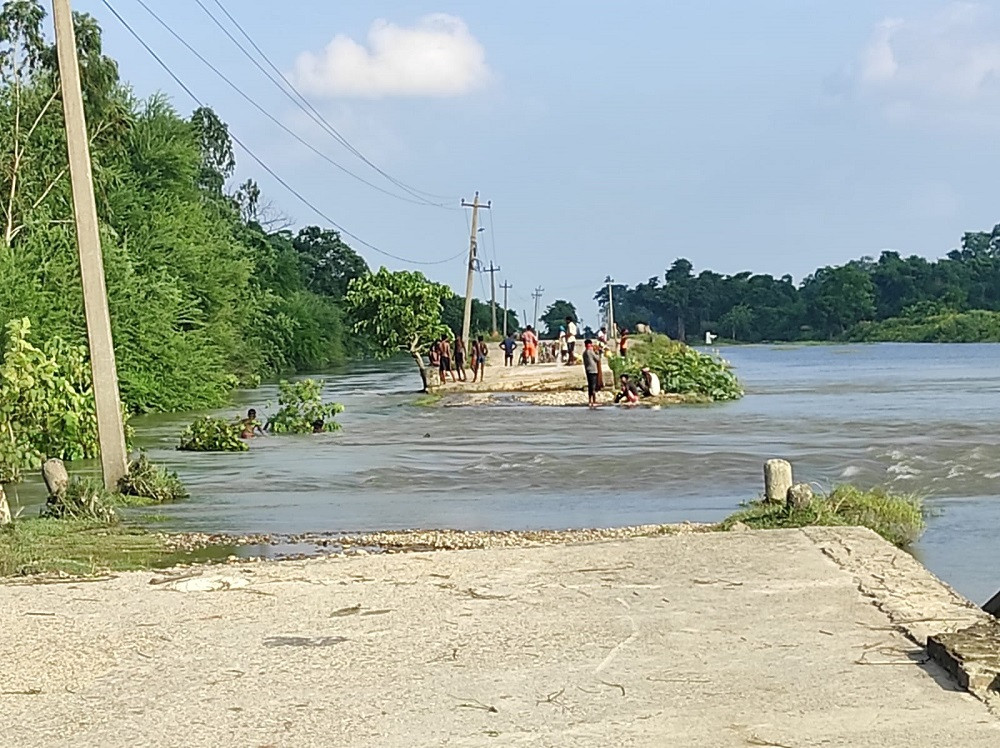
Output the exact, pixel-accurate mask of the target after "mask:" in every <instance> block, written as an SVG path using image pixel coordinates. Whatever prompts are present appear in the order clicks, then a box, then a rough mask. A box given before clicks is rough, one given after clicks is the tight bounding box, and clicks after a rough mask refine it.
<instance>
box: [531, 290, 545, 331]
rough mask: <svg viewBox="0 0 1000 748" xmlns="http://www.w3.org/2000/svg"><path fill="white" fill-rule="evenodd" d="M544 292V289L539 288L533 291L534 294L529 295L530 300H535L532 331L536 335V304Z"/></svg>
mask: <svg viewBox="0 0 1000 748" xmlns="http://www.w3.org/2000/svg"><path fill="white" fill-rule="evenodd" d="M544 292H545V289H544V288H542V287H541V286H539V287H538V288H536V289H535V292H534V293H533V294H531V298H533V299H534V300H535V324H534V325H532V329H533V330H534V331H535V333H536V334H537V333H538V302H539V300H540V299H541V298H542V294H543V293H544Z"/></svg>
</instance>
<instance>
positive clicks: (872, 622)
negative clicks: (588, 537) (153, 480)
mask: <svg viewBox="0 0 1000 748" xmlns="http://www.w3.org/2000/svg"><path fill="white" fill-rule="evenodd" d="M983 615H984V614H983V613H982V612H981V611H979V612H977V610H976V609H974V608H973V607H971V606H970V605H969V604H967V603H966V602H964V601H963V600H962V599H961V598H959V597H958V596H957V595H955V594H954V593H952V592H951V591H950V590H949V589H948V588H947V587H945V586H944V585H942V584H941V583H940V582H938V581H937V580H936V579H934V577H932V576H931V575H930V574H929V573H928V572H927V571H926V570H924V569H923V567H921V566H919V564H917V563H916V562H915V561H914V560H913V559H912V558H911V557H909V556H908V555H906V554H904V553H901V552H899V551H897V550H895V549H893V548H892V547H891V546H889V545H888V544H886V543H885V542H883V541H881V540H880V539H878V538H877V537H876V536H875V535H874V534H873V533H870V532H868V531H865V530H855V529H835V530H834V529H826V530H819V529H809V530H788V531H771V532H744V533H687V534H678V535H665V536H661V537H652V538H638V539H632V540H621V541H610V542H601V543H588V544H578V545H566V546H545V547H535V548H511V549H496V550H470V551H449V552H433V553H413V554H403V555H380V556H362V557H351V558H335V559H323V560H313V561H306V562H283V563H257V564H237V565H233V566H226V567H209V568H202V569H197V570H194V571H185V572H174V573H172V574H163V573H161V574H152V573H130V574H122V575H120V576H118V577H116V578H114V579H110V580H107V581H97V582H76V583H66V584H45V585H16V584H5V585H0V631H2V632H4V642H5V644H6V646H5V647H4V664H3V667H2V668H0V734H2V735H3V743H4V745H10V746H17V747H18V748H36V747H37V748H43V747H44V748H57V747H59V746H67V747H68V746H74V747H75V746H98V745H99V746H105V747H107V748H116V747H117V746H122V747H125V746H128V747H131V746H136V745H143V746H178V745H184V746H223V745H225V746H230V745H232V746H236V745H239V746H290V747H291V746H294V747H295V748H302V747H303V746H355V745H357V746H384V747H387V748H396V747H399V748H403V747H406V748H410V746H440V745H462V746H480V745H482V746H499V745H502V746H518V745H532V746H574V747H577V746H595V747H596V746H600V747H601V748H605V747H606V746H664V745H677V746H705V747H706V748H709V747H710V748H730V747H732V748H736V747H738V748H746V746H748V745H785V746H796V747H798V746H817V745H831V746H855V747H861V746H911V747H913V748H922V747H923V746H927V747H930V746H934V747H935V748H937V747H938V746H954V745H961V746H966V747H970V748H971V747H973V746H984V747H985V746H993V745H996V743H997V741H998V740H1000V722H998V721H997V720H996V719H995V718H994V717H993V716H992V715H991V714H990V712H989V711H988V709H987V708H986V706H984V705H983V704H982V703H981V702H979V701H977V700H975V699H974V698H973V697H971V696H969V695H968V694H966V693H963V692H959V691H956V690H955V685H954V684H953V683H952V681H950V680H949V679H948V678H947V677H946V676H945V675H944V673H943V671H941V670H940V669H938V668H937V667H936V666H935V665H933V664H930V663H926V662H925V661H924V650H923V648H922V647H921V646H920V645H918V644H916V643H915V642H914V641H913V639H912V638H911V637H914V638H916V639H917V640H920V639H921V638H922V637H923V636H924V635H926V633H927V632H929V631H932V630H934V631H936V630H941V629H944V628H960V627H962V626H964V625H968V624H969V623H970V622H972V621H976V620H980V619H981V618H982V617H983ZM908 622H909V623H908Z"/></svg>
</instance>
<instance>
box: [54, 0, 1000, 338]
mask: <svg viewBox="0 0 1000 748" xmlns="http://www.w3.org/2000/svg"><path fill="white" fill-rule="evenodd" d="M108 1H109V2H110V3H111V5H112V6H113V7H114V8H115V9H116V10H117V11H118V12H119V13H120V14H121V16H122V17H123V18H124V19H125V20H126V21H128V22H129V23H130V24H131V25H132V26H133V27H134V28H135V30H136V31H137V32H138V34H139V35H140V36H141V37H142V38H143V39H144V40H145V41H146V42H147V43H148V44H149V45H150V46H151V47H152V48H153V49H154V50H155V51H156V52H157V54H159V55H160V56H161V57H162V58H163V60H164V61H165V62H166V63H167V65H168V66H169V67H170V68H171V69H172V70H173V71H174V73H175V74H176V75H177V76H178V77H179V78H180V79H181V80H182V81H183V82H184V83H185V84H186V85H187V86H188V87H189V88H190V89H191V90H192V92H193V93H194V94H195V95H196V96H197V97H198V98H199V99H200V100H201V101H203V102H204V103H206V104H208V105H210V106H212V107H213V108H214V109H215V110H216V111H217V112H218V114H219V115H220V116H221V117H222V119H223V120H225V121H226V122H228V123H229V126H230V129H231V131H232V133H233V134H234V135H235V136H236V137H237V138H239V139H240V140H241V141H243V142H244V143H245V144H246V145H247V146H248V147H249V148H250V150H252V151H253V152H254V153H255V154H256V155H257V156H258V157H259V158H260V160H261V161H262V162H263V163H265V164H266V165H267V166H268V167H269V168H270V169H271V170H273V171H274V173H276V174H277V175H279V176H280V177H281V178H282V179H283V180H284V181H285V182H286V183H287V184H288V185H289V186H291V187H292V188H293V189H294V190H296V191H297V192H299V193H300V194H301V195H302V196H303V197H304V198H305V199H306V200H308V201H309V202H310V203H312V204H313V205H315V206H316V207H317V208H319V209H320V210H321V211H322V212H323V213H325V214H326V215H327V216H329V217H330V218H332V219H333V220H335V221H336V222H337V223H338V224H340V225H341V226H343V227H344V228H345V229H347V230H348V231H350V232H352V233H353V234H355V235H357V236H358V237H360V238H361V239H363V240H364V241H365V242H368V243H369V244H371V245H374V246H376V247H378V248H379V249H382V250H384V251H386V252H389V253H391V254H394V255H397V256H399V257H405V258H407V259H411V260H420V261H423V262H437V261H440V260H445V259H446V258H453V259H451V260H449V261H448V262H443V263H440V262H438V263H437V264H431V265H417V264H408V263H404V262H401V261H399V260H397V259H393V258H390V257H386V256H383V255H380V254H379V253H377V252H376V251H374V250H372V249H370V248H368V247H365V246H363V245H360V244H358V243H357V242H355V241H353V240H351V239H350V238H347V240H348V242H349V243H350V244H352V246H354V247H355V249H357V250H358V251H359V253H360V254H361V255H362V256H364V257H365V259H366V260H367V261H368V263H369V264H370V265H371V266H372V267H373V268H375V267H378V266H379V265H383V264H384V265H385V266H386V267H389V268H391V269H403V268H406V269H419V270H422V271H423V272H424V273H426V274H427V275H428V276H429V277H431V278H433V279H435V280H439V281H442V282H445V283H448V284H450V285H451V286H452V287H454V288H455V289H456V290H457V291H459V292H464V287H465V267H466V259H465V257H464V256H463V250H466V249H467V248H468V241H469V224H468V221H469V213H470V211H469V210H468V209H461V208H460V207H459V206H460V201H461V200H463V199H465V200H472V198H473V194H474V193H475V192H476V191H477V190H478V191H479V192H480V196H481V199H482V200H483V201H486V200H489V201H491V205H492V208H491V210H489V211H483V213H482V221H483V225H484V227H485V230H484V231H482V232H480V233H479V237H480V243H479V248H480V251H479V256H480V259H481V260H482V261H483V262H484V263H486V264H487V265H488V264H489V263H490V262H491V261H492V262H493V263H495V264H496V265H499V266H500V269H501V270H500V272H499V273H497V274H496V281H497V283H498V284H499V283H501V282H502V281H506V282H508V283H511V284H513V288H512V289H511V290H510V306H511V307H512V308H514V309H516V310H518V311H519V312H521V310H525V311H526V313H527V317H528V319H529V321H530V319H531V317H532V316H533V299H532V296H531V294H532V292H533V291H534V289H536V288H538V287H540V288H542V289H544V290H543V292H542V295H541V307H542V309H544V308H545V307H546V306H547V305H548V304H550V303H552V301H554V300H555V299H557V298H562V299H568V300H570V301H572V302H574V303H575V304H576V305H577V308H578V310H579V313H580V315H581V317H582V319H583V321H584V322H586V323H591V324H594V325H595V326H596V323H597V322H598V319H597V308H596V305H595V303H594V302H593V300H592V297H593V294H594V292H595V290H597V289H598V288H599V287H600V286H601V284H602V282H603V279H604V278H605V277H606V276H607V275H611V276H613V277H614V279H615V281H616V282H619V283H628V284H630V285H633V284H635V283H638V282H642V281H645V280H647V279H648V278H650V277H651V276H656V275H659V276H661V277H662V274H663V272H664V270H665V269H666V268H667V267H669V266H670V264H671V263H672V262H673V261H674V260H675V259H677V258H678V257H685V258H687V259H689V260H690V261H691V262H692V263H693V264H694V266H695V272H698V271H700V270H702V269H711V270H714V271H716V272H721V273H736V272H740V271H744V270H749V271H753V272H756V273H770V274H772V275H775V276H781V275H784V274H786V273H787V274H790V275H792V276H793V277H794V278H795V279H796V281H799V280H801V279H802V278H803V277H804V276H805V275H807V274H808V273H810V272H812V271H813V270H815V269H816V268H817V267H822V266H824V265H829V264H840V263H843V262H845V261H847V260H850V259H853V258H857V257H860V256H863V255H870V256H875V257H877V256H878V254H879V253H880V252H881V251H882V250H883V249H895V250H898V251H900V252H902V253H904V254H919V255H923V256H926V257H939V256H942V255H944V254H945V253H947V252H948V251H949V250H950V249H952V248H954V247H955V246H957V244H958V242H959V240H960V238H961V235H962V233H963V232H964V231H972V230H985V229H990V228H991V227H992V226H993V225H994V224H995V223H998V222H1000V204H998V201H997V199H996V192H997V187H996V177H995V175H996V174H997V173H998V171H1000V168H998V167H1000V138H997V136H996V132H997V130H998V128H1000V0H998V2H941V1H940V0H935V1H925V0H906V1H905V2H900V1H889V0H841V2H836V3H834V2H829V0H758V1H757V2H753V3H748V2H746V1H745V0H674V1H673V2H663V1H662V0H660V1H657V2H654V1H652V0H647V1H642V2H640V1H639V0H620V1H619V2H615V3H607V2H593V1H591V2H581V1H580V0H574V1H573V2H568V0H544V2H542V1H540V0H532V1H531V2H528V1H527V0H505V1H504V2H502V3H500V2H496V3H468V2H453V1H450V0H427V1H423V0H368V1H366V2H363V3H362V2H353V3H345V2H330V1H329V0H287V1H286V2H283V3H275V2H273V0H268V1H265V0H218V2H219V3H221V4H222V5H223V6H224V7H225V8H226V9H227V10H228V11H229V12H230V13H231V14H232V15H233V17H234V18H235V19H236V20H237V21H239V22H240V24H241V25H242V26H243V27H244V29H245V30H246V31H247V33H248V34H249V36H250V37H251V38H253V40H254V41H255V42H256V43H257V45H258V46H259V47H260V48H261V49H262V50H263V51H264V52H265V53H266V54H267V55H268V57H269V58H270V59H271V60H272V61H273V62H274V64H275V65H276V66H277V67H278V68H279V69H280V70H281V71H282V73H283V74H284V75H286V76H287V77H288V79H289V80H291V81H292V82H293V83H294V84H295V86H296V88H297V89H298V90H299V91H300V92H301V93H302V94H303V95H304V96H305V98H306V99H307V100H308V101H309V102H310V103H311V104H312V106H314V107H315V109H316V110H317V111H318V112H320V113H321V114H322V116H323V119H325V120H326V122H328V123H329V124H330V125H332V126H333V128H334V129H335V130H336V131H337V132H339V133H340V134H341V135H343V136H344V138H345V139H346V140H347V141H349V143H350V144H351V145H352V146H353V148H354V149H356V150H357V151H359V152H360V153H362V154H363V155H364V157H365V158H366V159H368V160H369V161H370V162H372V163H373V164H375V165H376V166H377V167H378V168H379V169H381V170H382V171H384V172H385V173H387V174H389V175H390V176H391V177H393V178H394V179H395V180H397V181H399V182H402V183H404V184H405V185H407V186H408V187H411V188H415V190H417V194H418V195H421V196H423V195H425V194H428V193H429V194H433V195H435V196H438V197H433V198H426V197H421V199H420V200H416V202H414V200H415V198H414V197H413V194H412V193H408V192H405V191H403V190H402V189H401V188H400V187H398V186H397V185H396V184H394V183H393V182H390V181H388V180H387V179H385V178H384V177H383V176H382V175H381V174H379V173H378V172H377V171H375V170H374V169H372V168H371V167H370V166H369V165H367V164H366V163H364V162H363V161H361V160H359V159H358V158H357V157H356V156H355V155H354V154H352V153H351V152H349V151H348V150H347V149H346V148H345V147H344V146H343V145H342V144H340V143H338V142H336V141H335V140H334V139H333V138H332V137H331V136H330V134H329V133H328V132H325V131H324V129H323V128H322V127H320V126H319V125H318V124H316V123H315V122H314V121H311V120H310V118H309V117H308V116H307V115H306V113H305V112H304V111H303V110H302V109H299V108H297V107H296V106H295V105H294V104H293V102H292V101H291V100H290V99H289V98H287V97H286V96H284V95H283V94H282V93H281V92H280V91H279V90H278V88H277V87H275V86H274V85H273V84H272V83H271V82H270V81H268V80H267V78H265V77H264V75H263V74H262V73H261V72H260V71H258V70H257V69H256V68H254V67H253V66H252V65H251V64H250V62H249V61H248V60H247V58H246V57H244V56H243V54H242V53H241V52H240V51H239V49H238V48H237V47H236V46H235V45H234V44H233V43H232V42H231V41H230V40H229V39H228V38H226V36H225V35H224V34H223V32H222V31H221V30H220V29H219V27H218V26H216V25H215V24H214V22H213V21H212V20H211V19H210V17H209V16H208V15H207V14H206V13H205V11H204V10H203V9H202V8H200V7H199V4H198V0H169V2H165V1H164V0H144V1H145V2H146V4H147V5H149V7H151V8H152V9H153V10H154V11H155V12H156V13H157V14H158V15H160V16H161V18H162V19H163V20H164V21H165V22H166V23H167V24H168V25H169V26H170V27H171V28H172V29H173V30H174V31H175V32H177V33H178V34H179V35H180V36H181V37H182V38H183V39H184V41H186V42H187V43H188V44H190V45H191V46H192V47H194V48H195V49H197V50H198V51H199V52H200V53H201V54H202V55H203V56H204V57H205V58H207V59H208V60H209V61H210V62H211V63H213V64H214V65H215V66H217V67H218V68H220V69H221V70H222V71H223V72H224V73H225V74H226V75H227V76H229V77H230V78H231V79H232V81H233V82H234V83H235V84H236V85H237V86H238V87H239V88H240V89H241V90H242V91H243V92H244V93H245V94H246V95H247V96H248V98H249V99H250V100H251V101H253V102H256V104H258V105H259V106H260V107H262V108H263V109H264V110H265V111H267V112H268V113H269V114H270V115H271V116H272V117H274V118H275V119H276V120H277V121H278V122H279V123H281V124H282V125H284V126H285V127H287V128H288V129H290V130H292V131H293V132H295V133H296V134H297V135H298V136H299V137H300V138H302V139H303V140H305V141H306V142H307V143H309V144H310V145H311V146H312V147H313V148H314V149H316V150H318V151H319V152H320V153H321V154H323V156H325V157H326V158H327V159H330V160H332V161H334V162H336V163H338V164H340V165H341V166H343V167H344V168H346V169H348V170H350V171H351V172H353V173H354V174H355V175H357V176H359V177H362V178H363V179H364V180H367V181H368V182H371V183H372V184H374V185H376V186H377V187H378V188H380V189H381V190H384V191H379V190H377V189H375V188H373V187H372V186H369V185H367V184H365V183H363V182H362V181H359V180H357V179H355V178H353V177H351V176H349V175H347V174H345V173H344V172H343V171H340V170H338V169H337V168H336V167H334V166H333V165H331V164H330V163H329V162H328V161H326V160H324V158H321V157H320V156H319V155H317V153H316V152H315V151H311V150H310V149H308V148H307V147H305V146H303V145H302V144H301V143H299V142H296V141H295V140H294V139H293V138H292V137H291V136H290V135H289V134H288V133H286V132H285V131H283V130H282V129H281V128H280V127H279V126H278V125H277V124H275V123H274V122H272V121H270V120H269V119H268V118H267V117H265V116H264V115H263V114H262V113H261V112H260V111H258V110H257V109H255V108H254V107H253V106H252V105H251V104H250V103H248V101H247V100H246V99H245V98H243V97H241V95H240V94H239V93H237V92H235V91H234V90H233V89H232V88H230V87H228V86H227V84H226V83H224V82H223V81H222V80H221V79H220V78H218V77H216V75H215V74H214V73H213V72H211V71H210V70H209V69H208V68H207V67H206V66H205V65H204V64H203V63H201V62H200V61H199V60H198V59H197V58H196V57H194V56H193V55H192V54H191V52H190V51H188V50H187V49H185V47H184V46H182V44H181V43H180V42H178V41H177V40H176V39H175V38H173V37H172V36H171V35H170V34H169V33H168V32H167V31H165V30H164V28H163V27H162V26H160V25H159V24H158V23H157V22H156V21H155V20H153V18H152V17H151V16H150V15H149V14H148V13H147V11H146V10H144V9H143V7H142V4H141V2H140V0H108ZM201 2H202V3H203V4H204V5H205V7H207V8H208V9H209V10H211V11H213V12H214V13H215V14H216V16H218V17H219V18H220V20H222V21H223V22H224V23H226V24H227V25H228V21H226V19H225V17H224V16H222V13H221V11H220V9H219V4H217V0H201ZM73 7H74V9H75V10H79V11H85V12H88V13H90V14H92V15H93V16H95V17H96V18H97V19H98V20H99V22H100V24H101V26H102V28H103V29H104V39H105V51H106V53H107V54H109V55H111V56H112V57H114V58H116V59H117V60H118V61H119V66H120V72H121V76H122V78H123V79H124V80H126V81H128V82H129V83H130V84H131V85H132V86H133V87H134V90H135V92H136V94H137V95H140V96H147V95H150V94H152V93H154V92H163V93H165V94H167V95H168V96H169V97H170V98H171V100H172V101H173V103H174V106H175V107H176V109H177V110H178V111H179V112H181V113H183V114H188V113H190V111H191V110H193V109H194V108H195V106H197V105H196V104H195V103H194V102H193V101H192V100H191V99H190V98H189V96H188V95H187V94H186V93H184V91H183V90H182V89H181V88H180V87H179V86H178V85H177V84H176V83H175V82H174V81H173V80H172V79H171V78H170V76H169V75H168V74H167V73H166V72H165V71H164V70H163V69H162V68H161V67H159V65H158V64H157V63H156V62H155V61H154V60H153V59H152V58H151V57H150V56H149V54H148V53H147V52H146V51H145V50H144V49H143V48H142V47H141V46H140V45H139V44H138V42H136V41H135V40H134V39H133V38H132V37H131V36H130V35H129V34H128V32H127V31H126V30H125V29H124V28H123V26H122V25H121V23H120V22H119V21H118V20H117V19H116V18H115V17H114V16H113V15H112V14H111V12H110V11H109V10H108V8H107V7H106V6H105V4H104V3H103V1H102V0H73ZM233 33H234V35H237V34H238V32H236V31H235V29H233ZM237 38H239V37H238V36H237ZM237 159H238V167H237V173H236V175H235V176H234V178H233V185H234V186H235V185H236V184H238V183H239V182H241V181H243V180H244V179H247V178H252V179H254V180H256V181H257V182H258V184H259V185H260V187H261V189H262V191H263V192H264V195H265V199H266V200H268V201H270V202H271V203H273V204H274V205H275V206H276V208H278V209H280V210H281V212H283V213H284V214H285V215H287V216H288V217H289V218H290V219H291V220H292V221H293V225H294V226H302V225H310V224H317V225H327V222H326V221H325V220H324V219H323V218H321V217H319V216H318V215H316V214H315V213H314V212H313V210H312V209H311V208H310V207H307V206H306V205H305V204H303V203H302V202H300V201H299V199H298V198H296V197H295V196H293V195H292V194H291V193H290V192H289V191H288V190H287V189H286V188H285V186H283V185H282V184H280V183H279V182H278V181H277V180H275V179H274V178H273V177H271V176H270V175H269V174H267V173H266V171H265V170H264V169H263V168H262V167H261V166H260V165H259V164H258V163H257V162H255V161H254V160H253V159H252V158H251V157H250V156H249V155H247V153H246V152H244V151H243V150H242V149H240V148H237ZM385 192H389V193H392V194H385ZM398 196H401V197H402V198H405V199H399V197H398ZM407 200H409V202H408V201H407ZM427 203H435V204H433V205H429V204H427ZM442 206H443V207H442ZM475 291H476V295H477V296H480V297H487V298H488V293H489V275H481V276H479V278H478V279H477V281H476V287H475ZM498 293H500V292H499V290H498Z"/></svg>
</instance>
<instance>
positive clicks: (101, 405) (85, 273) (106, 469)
mask: <svg viewBox="0 0 1000 748" xmlns="http://www.w3.org/2000/svg"><path fill="white" fill-rule="evenodd" d="M52 11H53V12H52V16H53V19H54V20H55V30H56V53H57V55H58V58H59V79H60V83H61V86H62V100H63V116H64V118H65V121H66V146H67V151H68V154H69V173H70V180H71V181H72V184H73V213H74V217H75V219H76V240H77V246H78V249H79V253H80V278H81V279H82V281H83V306H84V312H85V314H86V318H87V340H88V343H89V348H90V370H91V374H92V375H93V380H94V383H93V387H94V402H95V405H96V410H97V439H98V445H99V448H100V450H101V473H102V475H103V477H104V487H105V488H107V489H108V490H117V488H118V482H119V481H120V480H121V479H122V478H124V477H125V475H126V473H127V472H128V467H127V463H126V450H125V430H124V428H123V425H122V411H121V400H120V399H119V395H118V370H117V368H116V366H115V346H114V341H113V340H112V338H111V315H110V314H109V313H108V292H107V288H106V286H105V283H104V259H103V257H102V255H101V235H100V232H99V229H98V224H97V206H96V204H95V202H94V180H93V173H92V171H91V163H90V143H89V139H88V137H87V122H86V120H85V118H84V112H83V94H82V93H81V90H80V63H79V60H78V59H77V53H76V34H75V32H74V30H73V15H72V12H71V11H70V7H69V0H52Z"/></svg>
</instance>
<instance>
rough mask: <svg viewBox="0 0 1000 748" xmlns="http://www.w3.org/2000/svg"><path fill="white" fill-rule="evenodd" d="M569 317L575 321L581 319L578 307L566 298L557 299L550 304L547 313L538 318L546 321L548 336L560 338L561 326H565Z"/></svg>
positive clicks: (546, 334)
mask: <svg viewBox="0 0 1000 748" xmlns="http://www.w3.org/2000/svg"><path fill="white" fill-rule="evenodd" d="M567 317H569V318H570V319H571V320H573V321H574V322H577V321H579V320H578V317H577V316H576V307H575V306H573V304H571V303H570V302H568V301H566V300H565V299H556V300H555V301H554V302H552V303H551V304H549V307H548V309H546V310H545V314H543V315H542V316H541V317H539V318H538V319H539V321H541V322H544V323H545V336H546V337H549V338H558V337H559V328H560V327H565V325H566V318H567Z"/></svg>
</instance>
